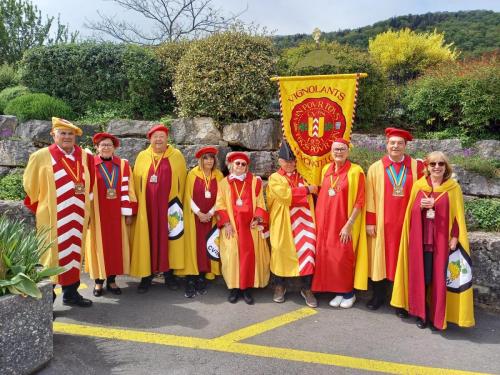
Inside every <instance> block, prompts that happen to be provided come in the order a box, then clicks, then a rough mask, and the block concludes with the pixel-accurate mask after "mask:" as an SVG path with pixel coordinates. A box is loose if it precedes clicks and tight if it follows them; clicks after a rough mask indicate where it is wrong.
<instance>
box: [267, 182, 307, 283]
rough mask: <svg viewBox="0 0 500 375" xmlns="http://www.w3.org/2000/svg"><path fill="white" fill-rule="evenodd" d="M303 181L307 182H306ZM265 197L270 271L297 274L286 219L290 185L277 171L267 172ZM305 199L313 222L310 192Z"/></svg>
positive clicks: (290, 195)
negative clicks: (267, 213)
mask: <svg viewBox="0 0 500 375" xmlns="http://www.w3.org/2000/svg"><path fill="white" fill-rule="evenodd" d="M304 183H305V181H304ZM305 184H306V185H305V186H307V183H305ZM266 198H267V206H268V208H269V225H270V234H271V236H270V240H271V272H272V273H273V274H275V275H277V276H281V277H295V276H300V272H299V258H298V256H297V250H296V248H295V243H294V240H293V234H292V224H291V221H290V206H291V205H292V188H291V187H290V185H289V183H288V180H287V179H286V178H285V177H284V176H282V175H281V174H279V173H278V172H276V173H273V174H272V175H271V176H269V181H268V184H267V188H266ZM307 202H308V203H309V210H310V211H311V216H312V218H313V220H314V223H316V220H315V215H314V203H313V199H312V195H308V196H307Z"/></svg>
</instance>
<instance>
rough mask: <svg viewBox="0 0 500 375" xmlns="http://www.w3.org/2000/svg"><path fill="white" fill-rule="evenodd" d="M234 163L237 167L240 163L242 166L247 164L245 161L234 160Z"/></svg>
mask: <svg viewBox="0 0 500 375" xmlns="http://www.w3.org/2000/svg"><path fill="white" fill-rule="evenodd" d="M234 165H236V166H238V167H239V166H240V165H241V166H242V167H246V166H247V163H245V162H244V161H235V162H234Z"/></svg>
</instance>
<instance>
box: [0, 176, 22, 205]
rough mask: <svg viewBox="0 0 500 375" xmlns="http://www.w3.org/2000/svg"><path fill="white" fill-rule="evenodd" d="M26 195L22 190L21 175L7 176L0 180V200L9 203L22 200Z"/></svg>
mask: <svg viewBox="0 0 500 375" xmlns="http://www.w3.org/2000/svg"><path fill="white" fill-rule="evenodd" d="M25 196H26V193H25V192H24V189H23V175H22V174H17V173H16V174H8V175H6V176H4V177H2V178H0V199H1V200H9V201H19V200H23V199H24V197H25Z"/></svg>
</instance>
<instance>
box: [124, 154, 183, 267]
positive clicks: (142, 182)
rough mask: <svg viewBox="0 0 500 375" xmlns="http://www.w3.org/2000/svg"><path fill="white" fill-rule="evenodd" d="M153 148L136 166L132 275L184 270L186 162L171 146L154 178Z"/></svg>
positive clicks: (139, 158) (138, 157)
mask: <svg viewBox="0 0 500 375" xmlns="http://www.w3.org/2000/svg"><path fill="white" fill-rule="evenodd" d="M153 155H154V154H153V151H152V148H151V146H149V147H148V148H147V149H146V150H144V151H141V152H139V154H138V155H137V159H136V161H135V166H134V171H133V175H134V187H135V195H136V196H137V201H138V210H137V217H136V219H135V222H134V224H133V225H132V230H131V240H132V253H131V259H130V275H131V276H136V277H146V276H150V275H151V274H153V273H156V272H166V271H169V270H176V269H183V268H184V214H183V212H182V200H183V196H184V183H185V181H186V161H185V160H184V156H183V155H182V153H181V152H180V151H179V150H178V149H176V148H174V147H173V146H171V145H169V146H168V148H167V150H166V151H165V153H164V154H162V155H163V156H162V155H156V157H157V160H159V159H160V158H161V161H160V163H159V166H158V170H157V172H156V175H157V178H158V181H157V183H155V184H154V183H151V182H150V181H151V176H152V175H153V174H154V167H153V162H152V157H153Z"/></svg>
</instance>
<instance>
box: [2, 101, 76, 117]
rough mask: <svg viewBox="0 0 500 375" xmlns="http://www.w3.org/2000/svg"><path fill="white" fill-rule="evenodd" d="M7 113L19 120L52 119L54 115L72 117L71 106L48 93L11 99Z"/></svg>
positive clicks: (6, 108) (6, 109)
mask: <svg viewBox="0 0 500 375" xmlns="http://www.w3.org/2000/svg"><path fill="white" fill-rule="evenodd" d="M5 114H7V115H14V116H16V117H17V118H18V120H19V121H27V120H50V119H51V118H52V116H56V117H63V118H72V117H73V116H74V114H73V111H72V110H71V107H70V106H69V105H67V104H66V103H65V102H64V101H63V100H61V99H57V98H53V97H51V96H50V95H47V94H26V95H22V96H19V97H17V98H15V99H13V100H11V101H10V102H9V103H8V104H7V107H5Z"/></svg>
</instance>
